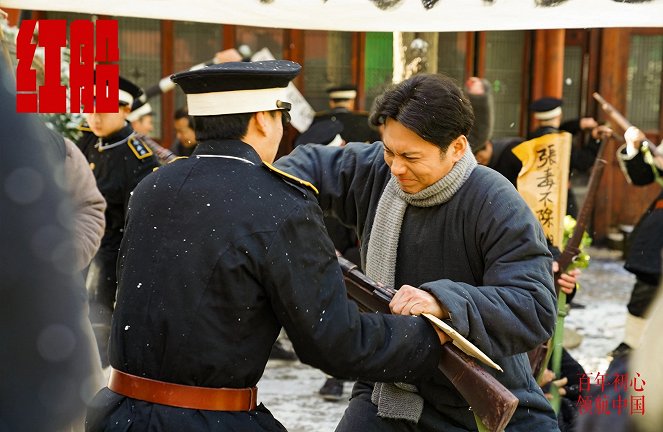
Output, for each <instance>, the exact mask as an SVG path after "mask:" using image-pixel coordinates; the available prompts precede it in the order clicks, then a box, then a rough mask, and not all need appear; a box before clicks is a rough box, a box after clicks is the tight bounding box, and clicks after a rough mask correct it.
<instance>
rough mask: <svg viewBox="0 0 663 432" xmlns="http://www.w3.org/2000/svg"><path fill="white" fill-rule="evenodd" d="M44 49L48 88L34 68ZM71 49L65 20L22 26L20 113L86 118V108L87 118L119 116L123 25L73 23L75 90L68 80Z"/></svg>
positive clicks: (19, 45) (72, 80)
mask: <svg viewBox="0 0 663 432" xmlns="http://www.w3.org/2000/svg"><path fill="white" fill-rule="evenodd" d="M35 34H37V40H35ZM38 47H40V48H43V49H44V65H45V68H44V71H45V73H44V82H43V83H38V82H37V74H36V71H35V70H34V69H32V62H33V59H34V57H35V53H36V51H37V48H38ZM66 47H67V22H66V21H65V20H38V21H37V20H23V21H21V25H20V28H19V32H18V37H17V40H16V57H17V59H18V65H17V67H16V93H17V95H16V111H17V112H24V113H25V112H32V113H36V112H39V113H65V112H71V113H80V112H81V107H82V110H83V112H85V113H91V112H116V111H117V107H118V85H119V74H120V69H119V64H118V63H117V62H118V61H119V60H120V51H119V47H118V23H117V20H96V21H95V22H92V21H88V20H76V21H73V22H72V23H71V25H70V26H69V47H70V53H71V57H70V63H69V71H68V73H69V89H67V86H66V85H64V84H63V76H62V50H63V49H64V48H66ZM65 72H66V71H65ZM95 77H96V79H95ZM95 86H96V87H95ZM67 90H69V94H67ZM68 101H69V103H68Z"/></svg>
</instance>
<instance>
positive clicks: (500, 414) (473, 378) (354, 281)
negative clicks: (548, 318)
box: [338, 256, 518, 432]
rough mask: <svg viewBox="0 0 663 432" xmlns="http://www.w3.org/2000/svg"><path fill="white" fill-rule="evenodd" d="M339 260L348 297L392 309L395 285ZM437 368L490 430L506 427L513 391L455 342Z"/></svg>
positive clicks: (365, 306) (367, 308)
mask: <svg viewBox="0 0 663 432" xmlns="http://www.w3.org/2000/svg"><path fill="white" fill-rule="evenodd" d="M338 263H339V264H340V266H341V269H342V270H343V277H344V279H345V286H346V288H347V291H348V297H350V298H351V299H352V300H354V301H355V302H356V303H357V304H358V305H359V308H360V309H361V310H362V311H364V312H380V313H386V314H388V313H391V311H390V309H389V302H390V301H391V299H392V298H393V296H394V293H395V292H396V291H395V290H394V289H393V288H390V287H383V286H380V285H379V284H377V283H376V282H374V281H372V280H371V279H370V278H368V277H367V276H366V275H364V274H363V273H361V271H359V269H358V267H357V266H356V265H355V264H353V263H352V262H350V261H348V260H347V259H345V258H343V257H342V256H339V257H338ZM488 361H489V360H488ZM438 368H439V370H440V371H441V372H442V373H443V374H444V375H445V376H446V377H447V378H448V379H449V381H451V383H452V384H453V385H454V387H456V390H458V392H459V393H460V394H461V395H462V396H463V398H465V400H466V401H467V403H468V404H469V405H470V406H471V407H472V411H473V412H474V414H475V416H476V417H477V418H478V419H479V420H481V422H482V423H483V425H485V427H486V428H487V429H488V430H489V431H491V432H498V431H502V430H504V428H505V427H506V425H507V424H508V423H509V420H511V417H512V416H513V413H514V412H515V410H516V407H517V406H518V399H517V398H516V397H515V396H514V395H513V393H511V392H510V391H509V390H508V389H507V388H506V387H504V385H502V383H500V382H499V381H497V379H495V377H493V376H492V375H490V374H489V373H488V372H486V371H485V370H484V369H483V368H482V367H481V366H479V365H478V364H477V363H476V362H475V361H474V360H473V359H472V358H471V357H470V356H468V355H467V354H465V353H464V352H463V351H461V350H460V349H459V348H458V347H456V346H455V345H454V344H453V343H446V344H444V345H442V355H441V357H440V363H439V365H438Z"/></svg>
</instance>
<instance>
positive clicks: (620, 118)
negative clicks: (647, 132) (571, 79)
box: [592, 92, 663, 157]
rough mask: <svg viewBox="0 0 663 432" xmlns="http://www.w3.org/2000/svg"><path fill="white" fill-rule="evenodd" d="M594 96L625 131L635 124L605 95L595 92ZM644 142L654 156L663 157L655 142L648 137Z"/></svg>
mask: <svg viewBox="0 0 663 432" xmlns="http://www.w3.org/2000/svg"><path fill="white" fill-rule="evenodd" d="M592 96H594V99H595V100H596V101H597V102H598V103H599V105H600V107H601V109H602V110H603V112H604V113H605V115H607V116H608V118H610V120H612V121H613V122H614V123H615V124H616V125H617V126H618V127H619V128H620V129H621V130H622V131H623V132H626V130H628V128H630V127H633V124H632V123H631V122H630V121H628V119H627V118H626V117H624V115H623V114H622V113H620V112H619V111H618V110H617V108H615V107H614V106H612V105H611V104H610V103H608V101H606V100H605V99H603V96H601V95H600V94H598V93H597V92H594V93H593V94H592ZM619 141H622V139H621V137H620V138H619ZM644 142H646V143H647V145H648V147H649V150H650V151H651V153H652V154H653V155H654V156H657V157H663V154H661V151H660V150H658V148H657V147H656V146H655V145H654V144H653V143H651V142H649V141H648V140H646V139H644V140H642V141H641V143H644Z"/></svg>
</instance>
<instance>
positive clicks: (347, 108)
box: [313, 84, 380, 143]
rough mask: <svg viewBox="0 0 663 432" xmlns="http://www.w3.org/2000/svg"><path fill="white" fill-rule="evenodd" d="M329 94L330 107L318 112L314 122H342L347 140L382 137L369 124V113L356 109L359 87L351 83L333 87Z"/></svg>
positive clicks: (343, 133) (344, 137) (371, 139)
mask: <svg viewBox="0 0 663 432" xmlns="http://www.w3.org/2000/svg"><path fill="white" fill-rule="evenodd" d="M327 94H328V95H329V108H330V109H329V110H328V111H322V112H320V113H317V114H316V115H315V118H314V119H313V124H315V123H317V122H320V121H324V120H332V121H338V122H341V124H342V125H343V132H341V137H343V139H344V140H345V142H368V143H372V142H375V141H378V140H379V139H380V135H379V134H378V133H377V132H376V131H374V130H373V129H371V128H370V126H369V125H368V113H366V112H358V111H355V101H356V98H357V87H355V86H354V85H349V84H348V85H342V86H337V87H331V88H329V89H328V90H327Z"/></svg>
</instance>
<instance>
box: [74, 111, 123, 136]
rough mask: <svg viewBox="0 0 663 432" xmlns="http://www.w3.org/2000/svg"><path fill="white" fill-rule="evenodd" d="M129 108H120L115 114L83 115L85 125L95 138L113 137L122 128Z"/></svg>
mask: <svg viewBox="0 0 663 432" xmlns="http://www.w3.org/2000/svg"><path fill="white" fill-rule="evenodd" d="M128 113H129V108H128V107H124V106H121V107H120V108H119V110H118V112H116V113H89V114H85V118H86V119H87V123H88V125H89V126H90V129H91V130H92V133H94V134H95V135H96V136H98V137H101V138H105V137H108V136H111V135H113V134H114V133H115V132H117V131H119V130H120V129H122V128H123V127H124V123H125V119H126V118H127V114H128Z"/></svg>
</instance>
